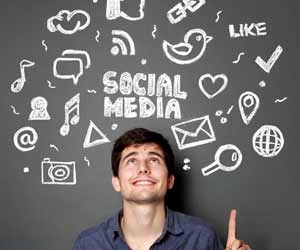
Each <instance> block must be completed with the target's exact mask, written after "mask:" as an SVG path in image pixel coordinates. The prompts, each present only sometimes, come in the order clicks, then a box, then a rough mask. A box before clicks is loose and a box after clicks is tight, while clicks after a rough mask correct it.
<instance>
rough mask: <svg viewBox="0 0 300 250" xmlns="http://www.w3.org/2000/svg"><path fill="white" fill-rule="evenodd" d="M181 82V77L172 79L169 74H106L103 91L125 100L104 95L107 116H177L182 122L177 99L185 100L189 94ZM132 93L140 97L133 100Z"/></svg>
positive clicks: (109, 72)
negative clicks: (117, 95)
mask: <svg viewBox="0 0 300 250" xmlns="http://www.w3.org/2000/svg"><path fill="white" fill-rule="evenodd" d="M180 80H181V76H180V75H174V77H173V78H172V77H170V76H169V75H167V74H166V73H163V74H161V75H159V76H156V75H155V74H143V73H136V74H134V75H131V74H130V73H129V72H123V73H121V74H120V75H118V73H117V72H116V71H107V72H106V73H105V74H104V75H103V85H104V88H103V91H104V92H105V93H106V94H109V95H112V94H116V93H118V92H120V93H121V94H122V95H124V96H125V97H117V98H114V97H111V96H105V97H104V116H106V117H110V116H112V115H115V116H116V117H125V118H135V117H138V116H139V117H140V118H148V117H150V116H153V115H155V114H156V117H157V118H167V119H168V118H171V115H174V118H175V119H181V110H180V102H179V100H177V99H176V98H179V99H186V98H187V92H185V91H182V90H181V89H180V88H181V87H180V84H181V83H180ZM141 82H143V85H142V84H141ZM131 93H134V94H135V95H137V96H139V97H130V96H129V95H130V94H131ZM145 95H147V96H145ZM128 96H129V97H128ZM163 96H166V98H167V100H164V98H163ZM172 97H174V98H172ZM136 102H138V104H137V103H136Z"/></svg>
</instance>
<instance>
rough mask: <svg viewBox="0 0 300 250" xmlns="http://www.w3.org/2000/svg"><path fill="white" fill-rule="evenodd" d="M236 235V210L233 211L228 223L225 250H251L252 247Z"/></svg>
mask: <svg viewBox="0 0 300 250" xmlns="http://www.w3.org/2000/svg"><path fill="white" fill-rule="evenodd" d="M235 235H236V210H235V209H232V210H231V212H230V217H229V223H228V237H227V243H226V249H225V250H251V248H250V246H249V245H247V244H246V243H245V242H244V241H242V240H239V239H237V238H236V237H235Z"/></svg>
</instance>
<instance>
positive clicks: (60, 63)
mask: <svg viewBox="0 0 300 250" xmlns="http://www.w3.org/2000/svg"><path fill="white" fill-rule="evenodd" d="M62 56H63V57H58V58H56V59H55V61H54V62H53V75H54V76H55V77H56V78H59V79H72V80H73V83H74V84H75V85H77V83H78V81H79V77H81V76H82V75H83V68H85V69H88V68H89V67H90V66H91V58H90V55H89V54H88V53H87V52H86V51H84V50H73V49H67V50H65V51H63V53H62ZM84 60H85V63H84ZM70 68H71V69H73V70H74V72H68V70H69V69H70Z"/></svg>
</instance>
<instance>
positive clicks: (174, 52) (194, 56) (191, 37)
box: [162, 29, 213, 64]
mask: <svg viewBox="0 0 300 250" xmlns="http://www.w3.org/2000/svg"><path fill="white" fill-rule="evenodd" d="M212 39H213V37H211V36H208V35H206V32H205V31H204V30H202V29H191V30H189V31H188V32H187V33H186V34H185V36H184V38H183V40H184V42H181V43H178V44H174V45H172V44H170V43H169V42H167V41H165V40H164V41H163V44H162V47H163V50H164V52H165V55H166V56H167V58H168V59H169V60H171V61H172V62H174V63H177V64H190V63H193V62H195V61H197V60H198V59H200V58H201V56H202V55H203V54H204V52H205V50H206V45H207V43H209V42H210V41H211V40H212Z"/></svg>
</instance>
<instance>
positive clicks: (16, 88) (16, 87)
mask: <svg viewBox="0 0 300 250" xmlns="http://www.w3.org/2000/svg"><path fill="white" fill-rule="evenodd" d="M34 64H35V63H34V62H31V61H28V60H25V59H24V60H22V61H21V62H20V71H21V77H20V78H18V79H17V80H15V81H14V82H13V83H12V84H11V87H10V89H11V91H12V92H15V93H17V92H20V91H21V90H22V89H23V87H24V83H25V82H26V77H25V68H26V67H31V66H33V65H34Z"/></svg>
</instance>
